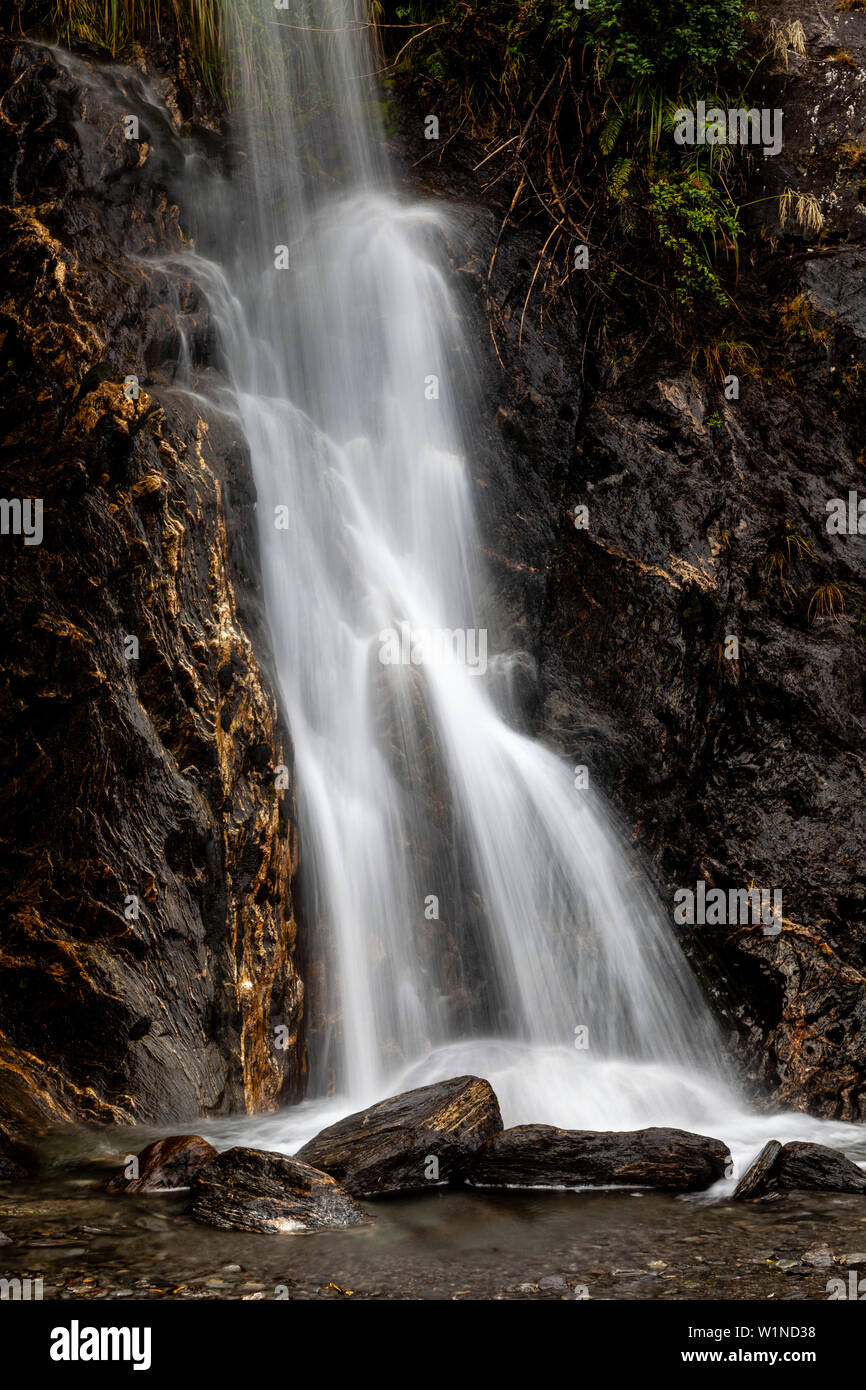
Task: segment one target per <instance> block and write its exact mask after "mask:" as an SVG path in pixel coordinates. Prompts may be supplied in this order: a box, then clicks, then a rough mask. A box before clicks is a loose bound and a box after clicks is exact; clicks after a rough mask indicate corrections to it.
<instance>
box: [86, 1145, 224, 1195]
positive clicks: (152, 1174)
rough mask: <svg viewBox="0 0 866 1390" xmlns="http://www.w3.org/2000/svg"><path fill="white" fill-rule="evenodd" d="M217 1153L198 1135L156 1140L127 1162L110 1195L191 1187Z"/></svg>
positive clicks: (113, 1182) (111, 1185)
mask: <svg viewBox="0 0 866 1390" xmlns="http://www.w3.org/2000/svg"><path fill="white" fill-rule="evenodd" d="M216 1156H217V1151H216V1149H215V1148H214V1146H213V1144H208V1142H207V1140H205V1139H200V1138H199V1136H198V1135H197V1134H173V1135H172V1136H171V1137H170V1138H169V1139H157V1140H156V1142H155V1143H153V1144H148V1146H147V1148H146V1149H142V1151H141V1153H140V1154H138V1155H137V1157H136V1158H134V1159H127V1160H126V1162H125V1164H124V1168H123V1172H122V1173H118V1174H116V1176H115V1177H113V1178H112V1179H111V1180H110V1182H109V1183H108V1190H109V1192H164V1191H165V1190H166V1189H167V1188H172V1187H189V1185H190V1183H191V1182H192V1180H193V1177H194V1176H195V1174H196V1173H197V1172H198V1170H199V1168H203V1167H204V1165H205V1164H206V1163H210V1161H211V1159H213V1158H216Z"/></svg>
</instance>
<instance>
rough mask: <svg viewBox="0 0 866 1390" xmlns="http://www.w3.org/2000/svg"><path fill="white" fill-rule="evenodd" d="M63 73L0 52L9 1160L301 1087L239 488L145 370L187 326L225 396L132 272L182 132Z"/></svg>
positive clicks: (122, 76) (282, 752)
mask: <svg viewBox="0 0 866 1390" xmlns="http://www.w3.org/2000/svg"><path fill="white" fill-rule="evenodd" d="M62 61H63V64H64V65H63V66H62V65H61V60H60V59H58V58H55V57H54V56H53V55H52V54H51V53H49V52H48V51H47V50H45V49H41V48H39V47H38V46H35V45H31V44H24V43H22V44H17V45H16V44H12V43H9V42H5V43H3V44H2V46H0V91H2V109H3V122H4V132H5V133H4V139H3V156H2V168H0V239H2V246H3V253H4V256H5V258H6V264H7V274H6V280H5V284H4V288H3V291H2V298H0V336H2V339H3V351H2V354H0V356H2V365H0V375H2V393H3V395H4V397H5V398H6V401H7V405H6V410H5V418H4V422H3V423H4V429H3V435H4V437H5V440H6V442H5V445H4V449H3V487H2V491H3V495H4V497H6V498H24V499H27V498H29V499H34V498H38V499H41V500H42V518H41V526H42V531H43V535H42V537H41V543H40V544H32V545H28V544H25V543H24V540H25V538H24V536H22V535H14V534H8V535H3V536H2V538H0V587H2V603H0V607H2V619H0V621H2V624H3V633H2V643H3V649H4V654H5V661H4V678H3V685H2V689H0V720H2V728H3V748H2V755H0V756H2V762H3V772H2V785H3V789H4V791H3V811H2V829H0V835H2V849H3V854H2V870H0V873H2V883H0V891H2V896H3V899H4V902H5V904H6V920H5V923H4V933H3V942H2V947H0V1018H2V1035H0V1115H2V1117H3V1123H4V1125H5V1126H6V1128H7V1129H8V1130H9V1131H10V1132H13V1133H14V1132H16V1131H19V1130H26V1129H28V1128H29V1127H32V1126H33V1125H36V1124H39V1123H42V1122H45V1121H53V1120H62V1119H69V1118H82V1119H86V1120H97V1121H99V1120H108V1121H122V1122H129V1121H133V1120H137V1121H144V1120H150V1121H159V1122H165V1121H166V1120H171V1119H173V1118H179V1117H181V1116H185V1117H188V1116H189V1115H191V1114H195V1113H211V1112H218V1111H225V1110H230V1109H232V1110H237V1109H241V1110H242V1109H244V1108H246V1109H249V1110H255V1109H262V1108H268V1107H272V1106H274V1105H276V1104H277V1103H278V1102H280V1101H282V1100H287V1099H290V1098H293V1097H296V1096H297V1095H298V1094H299V1093H300V1090H301V1086H302V1079H303V1074H304V1057H303V1050H302V1046H301V1043H300V1040H299V1027H300V1018H301V1009H302V987H301V982H300V979H299V976H298V972H297V969H296V965H295V959H294V951H295V934H296V929H295V922H294V918H293V908H292V891H291V888H292V875H293V870H294V864H295V858H296V837H295V829H294V819H293V802H292V792H291V787H289V789H288V790H286V791H277V790H276V789H275V777H274V772H275V769H276V768H278V767H280V766H281V765H286V764H289V763H290V761H291V754H290V748H289V745H288V740H287V737H286V733H285V730H284V729H283V727H282V726H281V723H280V719H279V715H278V711H277V707H276V703H275V699H274V695H273V692H272V690H271V688H270V687H269V685H268V683H267V680H266V678H265V677H264V675H263V671H262V665H261V664H260V662H261V661H262V660H264V661H266V660H267V643H266V639H265V637H264V632H263V628H262V625H261V607H260V596H259V593H258V588H257V580H256V563H255V554H254V551H253V549H252V548H251V545H250V542H249V539H248V538H249V536H251V535H254V534H255V532H254V526H253V523H252V508H253V506H254V494H253V489H252V484H251V480H250V475H249V471H248V466H247V460H246V457H245V454H244V450H243V446H242V442H241V440H240V439H239V438H238V436H237V434H236V433H235V432H233V429H232V427H231V426H230V424H229V423H227V422H226V420H225V419H224V418H222V417H217V416H209V415H208V413H207V412H205V411H203V410H200V409H199V408H198V407H197V406H196V405H195V404H193V403H192V401H191V398H190V397H189V396H188V395H183V394H181V393H179V392H177V391H176V390H174V389H173V383H172V380H171V379H170V375H171V373H170V369H168V368H166V369H164V370H165V372H167V373H168V375H165V374H161V370H162V369H160V368H158V367H156V366H155V365H153V364H156V363H163V362H165V361H167V360H171V358H172V356H174V357H176V356H177V354H178V352H179V348H180V339H179V336H178V334H179V329H178V324H179V323H181V322H182V323H183V324H184V331H185V336H186V339H187V342H188V344H190V356H191V358H192V371H193V384H195V383H196V382H197V381H198V380H200V379H201V378H202V377H203V375H204V374H206V373H208V372H210V373H212V372H213V370H214V368H213V366H212V341H213V334H212V331H211V328H210V325H209V322H208V316H207V311H206V306H205V305H204V303H203V301H202V299H201V296H200V295H199V293H198V292H197V291H196V289H195V287H194V286H193V285H191V284H190V283H189V282H188V281H187V280H184V279H183V277H182V276H178V275H170V274H168V273H163V272H161V271H160V270H158V269H154V267H153V266H148V265H147V263H146V259H139V257H141V258H147V257H148V256H153V255H170V254H172V253H177V252H179V251H180V250H181V249H182V247H183V245H184V234H183V231H182V229H181V223H180V214H179V211H178V208H177V206H175V205H174V204H173V203H172V202H171V200H170V198H169V196H168V194H167V192H166V188H167V187H168V185H169V183H170V182H171V179H172V178H175V177H176V176H177V173H178V169H179V168H180V167H181V157H180V145H179V142H178V135H177V129H176V128H174V127H173V125H172V121H173V120H174V118H168V117H166V118H160V120H161V121H162V124H159V122H158V121H157V116H156V114H155V113H154V112H155V108H154V109H151V108H147V107H146V106H145V105H144V104H143V102H144V97H143V95H142V87H141V81H142V77H141V74H137V73H135V72H132V71H131V70H130V71H127V72H126V73H124V72H123V71H118V70H117V69H114V68H112V69H99V70H97V69H96V68H91V66H90V65H89V64H87V63H85V62H84V61H83V60H78V59H75V60H72V59H70V60H69V63H68V66H67V65H65V64H66V62H67V60H66V59H63V60H62ZM149 80H150V81H151V84H152V85H154V84H155V85H156V86H157V87H158V88H160V89H161V90H162V92H163V96H164V98H165V99H167V100H168V98H169V97H170V88H171V82H170V80H169V79H168V78H165V77H159V76H158V75H157V76H153V77H152V78H150V79H149ZM168 105H169V108H170V109H171V107H172V103H171V101H170V100H168ZM129 111H139V112H140V113H141V116H142V121H143V122H147V125H146V126H145V125H144V124H143V126H142V132H141V133H142V138H141V139H139V140H138V141H134V140H133V141H127V140H126V139H125V138H124V133H123V123H122V118H123V116H124V114H125V113H127V112H129ZM148 111H149V114H147V112H148ZM178 124H179V118H178V120H177V121H175V127H176V126H177V125H178ZM133 375H134V376H136V377H137V378H138V381H139V382H140V393H139V394H138V396H137V398H134V390H133V388H130V389H129V390H127V391H125V390H124V383H125V380H126V378H127V377H129V376H133ZM244 537H246V538H247V539H246V540H245V539H244ZM254 644H255V650H254ZM257 653H258V655H257ZM278 1028H280V1029H281V1030H282V1031H281V1032H280V1033H279V1034H277V1033H276V1030H277V1029H278ZM275 1039H279V1043H280V1045H279V1046H276V1045H275Z"/></svg>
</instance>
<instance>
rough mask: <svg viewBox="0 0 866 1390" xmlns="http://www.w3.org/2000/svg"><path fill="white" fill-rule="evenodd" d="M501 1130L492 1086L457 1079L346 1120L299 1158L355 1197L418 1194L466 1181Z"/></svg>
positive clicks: (385, 1102) (404, 1095)
mask: <svg viewBox="0 0 866 1390" xmlns="http://www.w3.org/2000/svg"><path fill="white" fill-rule="evenodd" d="M501 1129H502V1116H501V1115H500V1113H499V1102H498V1101H497V1099H496V1095H495V1092H494V1091H493V1088H492V1086H491V1085H490V1083H489V1082H488V1081H482V1080H481V1078H480V1077H477V1076H456V1077H453V1078H452V1079H451V1080H450V1081H439V1082H437V1083H436V1084H435V1085H434V1086H420V1087H418V1089H417V1090H414V1091H404V1092H403V1093H402V1094H401V1095H398V1096H391V1097H389V1099H388V1100H382V1101H379V1103H378V1104H377V1105H371V1106H370V1108H369V1109H368V1110H359V1111H358V1113H357V1114H355V1115H347V1116H346V1118H345V1119H344V1120H339V1121H338V1122H337V1124H335V1125H329V1126H328V1128H327V1129H323V1130H322V1132H321V1134H317V1135H316V1137H315V1139H311V1140H310V1142H309V1143H308V1144H305V1145H304V1147H303V1148H302V1149H299V1151H298V1153H297V1154H296V1157H297V1158H299V1159H301V1160H302V1161H303V1162H304V1163H312V1164H313V1165H314V1166H315V1167H316V1168H321V1169H322V1170H323V1171H324V1172H326V1173H330V1174H332V1176H333V1177H335V1178H337V1179H338V1181H339V1182H341V1183H342V1184H343V1186H344V1187H345V1188H346V1190H347V1191H348V1192H352V1193H354V1194H355V1196H356V1197H375V1196H382V1195H384V1194H385V1193H388V1192H414V1191H421V1190H423V1189H425V1188H428V1187H435V1186H436V1185H437V1184H441V1183H446V1182H448V1181H450V1180H451V1179H453V1178H457V1177H460V1176H461V1175H462V1174H463V1173H464V1172H465V1171H466V1169H467V1168H468V1166H469V1164H470V1162H471V1161H472V1157H473V1155H474V1153H475V1151H476V1150H477V1149H478V1147H479V1145H480V1144H482V1143H483V1142H484V1140H485V1139H488V1138H489V1137H490V1136H491V1135H493V1134H497V1133H498V1132H499V1131H500V1130H501Z"/></svg>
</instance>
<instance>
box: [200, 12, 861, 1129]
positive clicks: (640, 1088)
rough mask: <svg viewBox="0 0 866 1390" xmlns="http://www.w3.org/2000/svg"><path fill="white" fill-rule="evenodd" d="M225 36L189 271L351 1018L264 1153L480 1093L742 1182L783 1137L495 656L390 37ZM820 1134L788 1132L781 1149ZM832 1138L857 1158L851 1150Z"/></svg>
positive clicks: (440, 312) (430, 248)
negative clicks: (227, 141)
mask: <svg viewBox="0 0 866 1390" xmlns="http://www.w3.org/2000/svg"><path fill="white" fill-rule="evenodd" d="M225 19H226V22H227V25H228V28H229V30H230V32H231V34H232V35H233V46H234V51H235V57H236V59H237V70H238V74H239V77H238V84H239V90H238V93H237V97H238V100H237V108H238V113H239V116H238V119H239V120H240V121H241V122H242V125H243V131H242V140H241V143H242V145H243V148H244V151H245V156H246V162H245V166H244V170H243V172H242V173H241V174H239V175H238V178H237V179H236V180H235V195H236V194H237V190H238V189H239V188H242V189H243V204H244V206H243V207H242V208H241V207H240V206H239V204H238V203H237V202H235V204H234V205H233V207H234V213H233V216H232V218H231V221H230V223H229V221H228V220H226V221H225V224H224V227H223V230H222V231H220V228H219V218H218V216H217V210H216V209H215V210H214V220H213V226H212V228H211V241H212V242H213V243H215V244H216V255H217V260H206V259H204V258H203V257H202V256H199V255H192V254H191V255H190V257H189V258H188V260H187V262H186V269H187V271H189V270H190V267H191V271H192V274H193V275H194V276H195V278H196V279H197V280H198V281H199V283H200V284H202V285H203V286H204V288H205V290H206V293H207V296H208V299H209V302H210V305H211V309H212V312H213V314H214V316H215V317H216V319H217V321H218V323H219V328H220V336H221V342H222V347H223V350H224V353H225V356H226V361H227V365H228V373H229V376H230V378H231V381H232V394H231V398H230V399H225V398H224V399H223V404H224V405H225V406H226V408H227V409H230V410H232V411H234V412H236V413H237V416H238V417H239V420H240V423H241V426H242V429H243V432H244V435H245V437H246V439H247V441H248V444H249V448H250V453H251V458H252V466H253V470H254V475H255V481H256V488H257V493H258V515H259V521H260V545H261V555H262V566H263V575H264V588H265V598H266V604H267V612H268V618H269V623H270V628H271V634H272V640H273V648H274V652H275V659H276V665H277V673H278V678H279V683H280V687H281V692H282V696H283V700H284V703H285V708H286V713H287V717H288V723H289V727H290V731H291V734H292V738H293V741H294V748H295V757H296V779H297V796H298V807H299V817H300V835H301V843H302V853H303V876H304V891H305V901H306V913H305V920H306V924H307V930H308V931H310V932H313V933H315V934H317V936H318V939H319V941H320V943H322V945H321V949H322V951H327V959H328V971H327V974H328V976H329V979H328V998H327V999H326V1000H325V1001H324V1003H321V1004H320V1013H321V1014H322V1017H323V1018H331V1019H337V1018H339V1023H335V1024H334V1025H333V1026H332V1027H330V1028H323V1029H321V1030H320V1031H319V1032H318V1033H317V1036H316V1039H315V1040H314V1043H313V1047H312V1057H311V1092H312V1094H313V1095H316V1094H317V1093H318V1094H319V1095H322V1096H324V1095H325V1094H327V1092H328V1090H329V1089H330V1090H331V1092H332V1095H331V1099H330V1100H328V1101H321V1102H319V1103H316V1102H315V1101H313V1102H309V1103H307V1104H305V1105H303V1106H301V1107H298V1108H297V1110H296V1111H293V1112H290V1113H289V1114H288V1115H282V1116H279V1117H276V1118H275V1119H273V1120H268V1121H244V1122H243V1125H244V1126H245V1127H246V1128H245V1130H244V1133H245V1136H246V1142H249V1141H250V1139H249V1136H250V1133H251V1130H252V1129H255V1127H256V1126H258V1130H259V1133H260V1134H262V1133H264V1134H265V1135H266V1142H267V1144H268V1145H269V1146H270V1147H284V1148H286V1149H288V1150H290V1151H291V1150H293V1149H294V1148H295V1147H296V1146H297V1145H298V1144H299V1143H300V1142H301V1141H302V1140H303V1139H304V1138H306V1137H308V1136H309V1135H310V1134H311V1133H313V1132H315V1130H316V1129H318V1128H319V1127H321V1125H322V1124H323V1123H326V1122H328V1120H330V1119H332V1118H334V1117H335V1116H336V1115H337V1114H340V1113H346V1112H347V1111H349V1110H350V1109H354V1108H357V1107H358V1106H360V1105H363V1104H367V1103H370V1102H371V1101H374V1100H376V1099H379V1098H381V1097H382V1096H384V1095H387V1094H392V1093H393V1092H394V1091H396V1090H399V1089H402V1088H404V1087H406V1086H410V1085H417V1084H423V1083H424V1082H426V1081H430V1080H435V1079H439V1078H442V1077H445V1076H449V1075H455V1074H458V1073H460V1072H467V1071H474V1072H477V1073H479V1074H482V1075H485V1076H487V1077H488V1078H489V1079H490V1080H491V1082H492V1083H493V1085H494V1087H495V1088H496V1090H497V1092H498V1094H499V1096H500V1100H501V1102H502V1108H503V1114H504V1116H505V1120H506V1123H519V1122H529V1121H537V1122H555V1123H559V1124H563V1125H571V1126H578V1127H586V1128H634V1127H638V1126H641V1125H645V1124H666V1123H670V1124H679V1125H682V1126H683V1127H687V1128H693V1129H702V1130H704V1131H705V1132H708V1133H713V1134H719V1135H720V1136H721V1137H723V1138H725V1139H726V1140H727V1141H728V1142H729V1143H730V1144H731V1146H732V1149H734V1151H735V1156H736V1153H737V1149H739V1151H740V1156H742V1155H743V1154H744V1153H745V1152H747V1151H749V1150H753V1149H754V1148H755V1146H756V1144H757V1143H759V1142H760V1141H761V1139H762V1138H764V1137H768V1136H769V1134H770V1132H774V1131H772V1125H773V1123H774V1122H773V1121H771V1120H770V1119H768V1118H767V1117H764V1118H763V1119H759V1118H758V1117H748V1116H747V1115H746V1113H745V1110H744V1107H743V1105H742V1103H741V1102H740V1101H739V1100H738V1099H737V1097H736V1094H735V1092H734V1091H733V1090H732V1089H731V1088H730V1085H729V1083H728V1082H727V1081H726V1079H725V1077H724V1075H723V1071H722V1066H721V1062H720V1054H721V1048H720V1046H719V1041H718V1038H717V1036H716V1032H715V1029H714V1026H713V1024H712V1022H711V1020H710V1016H709V1012H708V1010H707V1008H706V1005H705V1004H704V1002H703V999H702V997H701V995H700V991H699V990H698V988H697V986H696V984H695V981H694V980H693V978H692V976H691V973H690V971H689V969H688V967H687V965H686V963H685V961H684V959H683V957H682V955H681V953H680V951H679V948H678V946H677V945H676V943H675V941H674V940H673V937H672V935H671V933H670V930H669V928H668V927H667V925H666V924H665V923H664V921H663V920H662V919H661V917H660V916H659V914H658V911H657V909H656V908H655V906H654V904H653V902H652V898H651V895H650V894H649V892H648V890H647V888H646V886H645V885H644V883H643V880H642V878H641V876H640V874H639V872H637V871H636V870H635V868H634V866H633V865H632V864H631V863H630V862H629V860H628V858H627V856H626V855H625V853H624V851H623V850H622V849H621V848H620V847H619V845H618V843H617V840H616V838H615V836H614V835H613V833H612V831H611V829H610V828H609V825H608V823H607V817H606V813H605V811H604V808H603V806H602V805H601V804H600V802H599V800H598V799H597V797H596V796H595V794H594V793H593V792H592V791H591V790H589V789H585V788H583V789H582V788H579V787H576V786H575V785H574V782H573V778H572V773H571V769H570V768H568V767H566V766H565V765H564V764H563V763H562V762H561V761H560V760H559V759H558V758H557V757H556V756H555V755H554V754H553V753H552V752H550V751H549V750H548V749H546V748H545V747H543V746H542V745H540V744H539V743H536V742H533V741H532V740H531V739H530V738H528V737H527V736H525V735H524V734H523V733H520V732H518V731H517V728H516V727H515V725H516V723H517V721H516V719H515V717H514V715H515V712H514V711H512V710H510V709H509V707H508V702H507V700H506V699H505V698H504V697H503V696H502V695H501V694H500V693H499V692H500V691H501V690H502V689H503V688H505V687H506V686H507V684H508V683H507V681H503V680H502V678H501V672H502V670H503V667H507V664H508V658H507V656H499V657H496V658H494V657H492V656H490V657H487V652H486V645H485V644H486V634H487V627H486V623H487V621H488V620H487V617H486V615H484V614H482V613H480V612H479V611H478V601H477V595H478V594H479V593H481V592H482V588H483V585H482V575H481V573H480V569H479V563H478V557H479V545H478V538H477V533H476V523H475V519H474V517H473V497H472V487H471V480H470V469H469V467H468V466H467V462H466V455H467V450H468V449H469V448H471V430H470V429H469V428H468V427H467V420H468V417H469V416H470V415H471V408H472V407H471V386H467V385H466V384H465V383H466V381H467V380H469V379H471V370H467V363H468V362H469V354H468V352H467V348H466V343H465V341H464V338H463V335H462V333H461V311H460V308H459V306H457V305H456V304H455V303H454V300H453V297H452V294H451V291H450V290H449V286H448V283H447V280H446V278H445V276H444V274H443V271H442V269H441V268H440V254H441V243H442V239H443V234H444V232H445V231H446V230H447V219H446V218H444V217H443V215H442V214H441V213H440V212H439V211H438V210H435V209H433V208H432V207H431V206H430V205H429V204H426V203H425V204H423V205H419V204H417V203H413V202H407V201H406V200H405V198H404V197H402V196H401V195H399V194H398V192H397V191H396V189H395V187H394V186H393V184H392V179H391V175H390V173H389V170H388V168H387V164H386V162H385V158H384V155H383V142H382V138H381V131H380V130H379V114H378V105H377V99H376V93H375V89H374V88H372V87H371V86H370V83H369V81H368V79H367V78H366V77H365V74H367V73H369V71H370V70H371V69H372V68H375V66H376V62H375V58H374V55H373V52H372V49H371V47H370V45H368V44H367V42H366V34H367V32H368V31H367V29H366V27H365V26H364V24H363V22H362V21H360V20H358V19H357V17H356V16H355V13H354V10H353V9H352V6H351V4H349V5H347V4H346V3H344V0H317V3H315V4H310V3H304V0H298V3H297V4H295V3H293V4H292V6H291V8H289V9H279V10H277V9H275V8H274V7H273V6H272V5H271V4H270V0H258V3H256V2H255V0H226V10H225ZM217 261H218V262H219V263H217ZM437 384H438V390H437ZM491 621H492V620H491ZM443 634H450V636H449V637H448V638H445V637H443V636H442V635H443ZM413 641H414V644H415V647H416V650H415V652H414V656H415V657H416V658H421V659H418V660H413V659H412V657H413ZM425 642H426V655H425V652H424V651H423V650H421V651H419V650H417V647H418V644H419V643H420V644H421V646H422V648H423V646H424V643H425ZM457 647H465V652H466V659H465V660H462V661H461V660H455V659H449V656H450V655H453V653H454V651H455V649H456V648H457ZM460 654H461V653H460V652H458V653H457V655H458V656H459V655H460ZM407 657H408V660H406V658H407ZM485 667H486V669H485ZM434 900H437V902H436V906H435V907H432V906H431V904H432V903H433V902H434ZM437 911H438V916H437V915H436V914H437ZM581 1029H586V1030H587V1031H586V1034H585V1035H584V1034H583V1033H577V1034H576V1030H581ZM584 1039H585V1040H586V1041H587V1042H588V1047H587V1048H584V1047H583V1046H581V1045H580V1044H582V1043H583V1041H584ZM575 1043H577V1044H578V1046H575ZM334 1093H335V1094H334ZM240 1124H241V1122H240V1121H237V1122H235V1130H234V1137H236V1135H237V1126H238V1125H240ZM726 1125H727V1128H726ZM778 1128H779V1126H778V1125H776V1129H778ZM815 1128H816V1125H815V1122H814V1121H807V1120H806V1119H805V1117H788V1119H787V1121H786V1127H785V1129H784V1133H779V1134H778V1136H777V1137H779V1138H794V1137H807V1135H809V1134H811V1133H813V1132H814V1130H815ZM827 1129H828V1130H833V1131H836V1132H837V1137H839V1136H842V1135H843V1134H844V1136H845V1140H846V1141H847V1144H846V1146H847V1147H848V1148H849V1151H850V1141H851V1137H852V1134H853V1133H856V1131H852V1129H851V1128H850V1127H848V1126H834V1127H827ZM226 1132H227V1133H229V1132H230V1130H229V1129H227V1130H226ZM824 1137H825V1139H826V1138H828V1137H829V1138H830V1142H832V1137H830V1136H829V1135H828V1133H827V1132H826V1131H825V1134H824Z"/></svg>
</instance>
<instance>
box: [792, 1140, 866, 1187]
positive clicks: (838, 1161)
mask: <svg viewBox="0 0 866 1390" xmlns="http://www.w3.org/2000/svg"><path fill="white" fill-rule="evenodd" d="M769 1185H770V1189H771V1190H772V1191H775V1192H793V1191H796V1190H798V1189H803V1190H806V1191H810V1192H862V1193H866V1173H864V1172H863V1169H862V1168H858V1167H857V1164H856V1163H852V1162H851V1160H850V1158H846V1157H845V1155H844V1154H843V1153H840V1151H839V1150H838V1149H828V1148H827V1147H826V1146H825V1145H824V1144H785V1145H784V1146H783V1148H782V1151H781V1153H780V1154H779V1156H778V1157H777V1159H776V1162H775V1164H774V1166H773V1170H772V1172H771V1174H770V1184H769Z"/></svg>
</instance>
